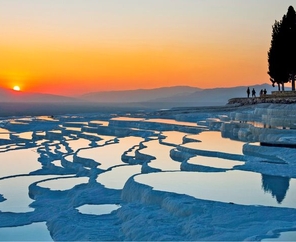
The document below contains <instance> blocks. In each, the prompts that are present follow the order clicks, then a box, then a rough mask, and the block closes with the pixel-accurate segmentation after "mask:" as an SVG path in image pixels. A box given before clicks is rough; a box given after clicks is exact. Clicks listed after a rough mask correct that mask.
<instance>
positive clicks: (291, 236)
mask: <svg viewBox="0 0 296 242" xmlns="http://www.w3.org/2000/svg"><path fill="white" fill-rule="evenodd" d="M261 241H264V242H267V241H270V242H271V241H296V231H286V232H281V233H280V234H279V236H278V237H277V238H269V239H263V240H261Z"/></svg>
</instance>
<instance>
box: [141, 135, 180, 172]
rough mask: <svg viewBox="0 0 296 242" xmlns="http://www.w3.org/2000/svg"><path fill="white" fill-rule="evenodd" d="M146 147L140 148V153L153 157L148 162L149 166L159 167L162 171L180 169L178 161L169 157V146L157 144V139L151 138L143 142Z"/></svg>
mask: <svg viewBox="0 0 296 242" xmlns="http://www.w3.org/2000/svg"><path fill="white" fill-rule="evenodd" d="M144 145H145V146H147V147H146V148H144V149H142V150H140V152H141V153H143V154H147V155H152V156H154V157H155V159H154V160H151V161H150V163H149V166H150V167H153V168H158V169H161V170H162V171H168V170H169V171H174V170H177V171H179V170H180V164H181V163H180V162H177V161H174V160H172V158H171V157H170V150H171V149H173V147H171V146H167V145H161V144H159V140H152V141H149V142H145V143H144Z"/></svg>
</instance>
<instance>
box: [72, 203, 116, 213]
mask: <svg viewBox="0 0 296 242" xmlns="http://www.w3.org/2000/svg"><path fill="white" fill-rule="evenodd" d="M118 208H120V206H119V205H116V204H99V205H96V204H85V205H82V206H80V207H78V208H77V210H78V211H79V212H80V213H82V214H93V215H103V214H109V213H111V212H113V211H115V210H117V209H118Z"/></svg>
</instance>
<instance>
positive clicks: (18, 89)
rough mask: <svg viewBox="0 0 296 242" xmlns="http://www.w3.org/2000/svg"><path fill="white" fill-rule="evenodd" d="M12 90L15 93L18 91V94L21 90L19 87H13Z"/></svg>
mask: <svg viewBox="0 0 296 242" xmlns="http://www.w3.org/2000/svg"><path fill="white" fill-rule="evenodd" d="M13 90H15V91H18V92H19V91H20V90H21V89H20V87H19V86H14V87H13Z"/></svg>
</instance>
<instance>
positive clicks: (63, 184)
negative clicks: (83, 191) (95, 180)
mask: <svg viewBox="0 0 296 242" xmlns="http://www.w3.org/2000/svg"><path fill="white" fill-rule="evenodd" d="M88 180H89V178H88V177H69V178H68V177H60V178H57V179H53V180H49V181H43V182H39V183H38V186H40V187H45V188H49V189H50V190H55V191H58V190H59V191H63V190H69V189H72V188H73V187H74V186H76V185H79V184H87V183H88Z"/></svg>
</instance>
